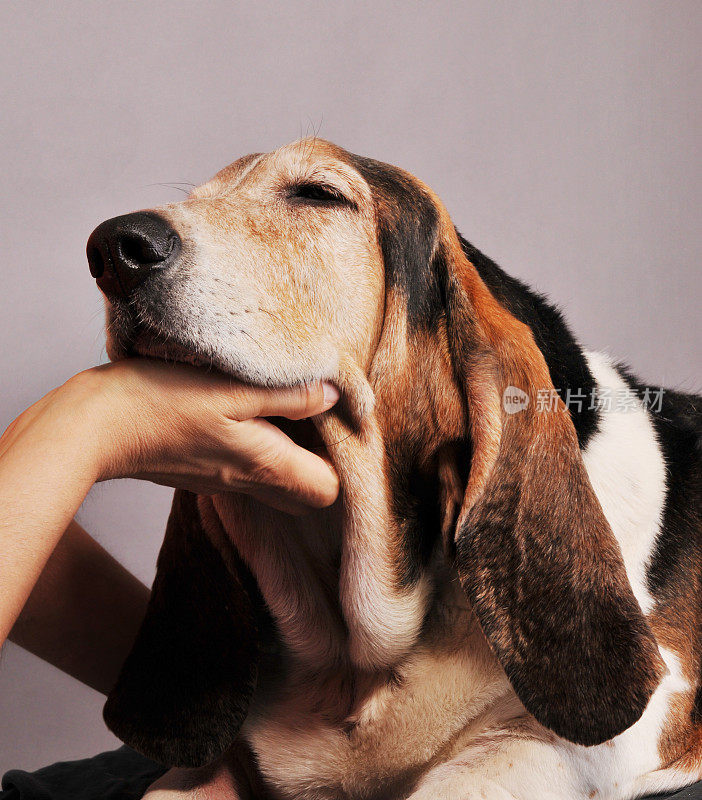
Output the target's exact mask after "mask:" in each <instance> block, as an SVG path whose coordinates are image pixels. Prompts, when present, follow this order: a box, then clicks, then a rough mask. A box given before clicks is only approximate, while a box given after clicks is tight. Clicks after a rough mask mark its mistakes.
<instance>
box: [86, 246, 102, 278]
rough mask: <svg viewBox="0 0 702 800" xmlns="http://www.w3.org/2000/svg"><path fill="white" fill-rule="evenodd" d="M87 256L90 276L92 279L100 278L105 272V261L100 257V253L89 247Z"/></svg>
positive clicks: (95, 248)
mask: <svg viewBox="0 0 702 800" xmlns="http://www.w3.org/2000/svg"><path fill="white" fill-rule="evenodd" d="M87 255H88V266H89V267H90V274H91V275H92V276H93V278H101V277H102V274H103V272H104V271H105V260H104V259H103V257H102V253H101V252H100V251H99V250H98V248H97V247H89V248H88V253H87Z"/></svg>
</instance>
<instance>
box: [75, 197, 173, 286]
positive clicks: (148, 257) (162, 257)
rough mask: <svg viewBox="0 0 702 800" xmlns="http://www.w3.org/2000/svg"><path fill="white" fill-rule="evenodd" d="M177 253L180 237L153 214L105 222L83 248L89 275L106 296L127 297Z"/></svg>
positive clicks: (145, 213) (146, 212)
mask: <svg viewBox="0 0 702 800" xmlns="http://www.w3.org/2000/svg"><path fill="white" fill-rule="evenodd" d="M179 252H180V237H179V236H178V234H177V233H176V232H175V231H174V230H173V228H172V227H171V225H170V223H169V222H167V221H166V220H165V219H164V218H163V217H161V216H159V215H158V214H155V213H154V212H152V211H138V212H137V213H135V214H125V215H124V216H121V217H113V218H112V219H108V220H107V221H106V222H103V223H102V224H101V225H98V226H97V228H95V230H94V231H93V232H92V233H91V234H90V238H89V239H88V245H87V247H86V253H87V256H88V264H89V265H90V274H91V275H92V276H93V278H95V279H96V280H97V285H98V286H99V287H100V289H101V290H102V291H103V292H104V293H105V294H106V295H107V296H108V297H110V296H115V295H123V296H125V297H126V296H128V295H129V293H130V292H132V291H133V290H134V289H135V288H136V287H137V286H138V285H139V284H140V283H142V282H143V281H144V279H145V278H147V277H148V276H149V275H150V274H151V273H152V272H153V271H154V270H157V269H162V268H163V267H166V266H168V265H169V264H171V263H172V262H173V261H174V260H175V258H176V257H177V255H178V253H179Z"/></svg>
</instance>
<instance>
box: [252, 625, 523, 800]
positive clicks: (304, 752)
mask: <svg viewBox="0 0 702 800" xmlns="http://www.w3.org/2000/svg"><path fill="white" fill-rule="evenodd" d="M452 616H454V617H455V624H454V625H453V626H452V627H453V628H454V630H453V633H451V632H450V631H445V632H444V634H442V636H441V640H442V641H440V642H438V643H437V641H436V639H435V638H432V636H431V634H430V635H429V637H428V639H427V640H425V641H423V643H422V644H421V645H420V646H418V647H417V648H416V650H415V651H414V652H413V653H412V655H411V656H410V658H409V659H408V660H407V661H406V662H405V663H404V664H403V665H402V667H401V668H400V669H399V671H398V674H397V676H396V677H397V679H396V680H393V681H390V682H386V681H382V682H379V684H378V685H377V686H376V688H374V689H373V690H372V691H370V692H368V693H367V694H366V695H365V697H364V698H363V699H362V700H360V701H359V702H358V703H357V704H355V706H354V707H353V709H352V712H351V714H350V715H349V716H348V717H346V719H345V720H343V722H341V723H339V724H333V723H330V722H329V721H327V720H326V719H325V717H324V714H323V713H320V712H318V711H315V706H316V705H317V704H318V702H319V697H318V694H317V692H316V691H315V687H314V686H313V685H308V686H305V684H304V683H302V684H296V688H295V689H293V688H292V687H291V688H289V689H286V690H284V691H283V698H282V700H278V701H277V702H275V703H272V704H271V705H270V706H269V707H267V708H265V709H262V710H261V713H254V714H252V716H251V717H250V718H249V720H248V721H247V723H246V726H245V728H244V730H243V731H242V732H243V733H244V735H245V737H246V738H247V740H248V741H249V743H250V745H251V746H252V748H253V750H254V752H255V753H256V756H257V758H258V762H259V767H260V769H261V772H262V774H263V776H264V779H265V780H266V782H267V783H268V784H269V785H270V786H271V788H272V789H273V790H274V792H275V793H276V794H278V795H280V796H281V797H284V798H296V799H297V800H304V798H310V799H311V798H315V800H317V799H319V798H330V800H331V798H334V800H339V799H340V798H349V799H351V798H354V799H355V798H383V800H391V799H392V797H393V796H394V795H397V796H400V795H402V794H403V792H404V793H405V794H406V792H407V790H408V789H409V788H411V786H412V785H413V784H414V783H415V782H416V781H417V779H418V778H419V777H420V776H421V775H422V773H423V772H424V771H425V770H426V769H427V768H428V766H429V765H430V764H431V763H433V762H434V761H435V760H436V759H437V758H438V757H446V756H450V751H451V745H452V742H453V740H455V739H456V737H457V735H458V734H459V733H460V732H461V731H462V730H463V729H465V728H466V726H467V725H468V724H469V723H470V722H471V720H473V719H475V718H476V716H477V715H478V714H480V713H481V712H482V711H483V710H484V709H485V708H486V707H487V706H489V705H490V704H492V703H493V702H494V701H495V700H496V699H497V698H499V697H501V696H504V694H505V693H507V692H509V691H510V689H509V685H508V683H507V681H506V678H505V677H504V673H503V672H502V671H501V670H500V669H499V668H498V667H497V665H496V662H495V660H494V657H493V656H492V654H491V653H490V651H489V648H488V647H487V643H486V642H485V640H484V638H483V637H482V634H481V633H480V632H479V630H477V629H473V628H469V630H468V632H467V631H466V626H471V619H470V616H469V615H468V614H467V613H466V612H465V611H458V610H456V611H455V612H452ZM443 622H445V619H444V620H443ZM458 626H460V628H459V627H458ZM447 635H448V639H449V640H447ZM451 637H452V638H453V640H452V641H450V639H451ZM329 688H330V687H328V686H327V687H326V690H327V691H329ZM333 688H334V687H332V690H333Z"/></svg>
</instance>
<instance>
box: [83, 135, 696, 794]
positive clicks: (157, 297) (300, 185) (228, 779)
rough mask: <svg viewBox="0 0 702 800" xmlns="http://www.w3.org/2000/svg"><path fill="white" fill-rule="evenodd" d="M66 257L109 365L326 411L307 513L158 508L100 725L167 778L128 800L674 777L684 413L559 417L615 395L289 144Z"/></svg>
mask: <svg viewBox="0 0 702 800" xmlns="http://www.w3.org/2000/svg"><path fill="white" fill-rule="evenodd" d="M89 259H90V261H91V269H92V270H93V273H94V274H95V275H96V277H97V278H98V284H99V285H100V286H101V288H102V289H103V291H104V292H105V294H106V296H107V300H108V302H107V308H108V352H109V354H110V357H111V358H113V359H119V358H122V357H125V356H128V355H148V356H155V357H161V358H168V359H172V360H180V361H191V362H193V363H196V364H204V365H208V366H212V367H214V368H216V369H219V370H221V371H222V372H225V373H227V374H229V375H231V376H233V377H234V378H236V379H239V380H241V381H244V382H248V383H252V384H257V385H263V386H291V385H297V384H300V383H302V382H306V381H313V380H320V379H323V380H327V381H331V382H332V383H334V384H335V385H336V386H337V387H338V388H339V390H340V392H341V401H340V403H339V404H338V406H336V407H335V408H334V409H332V410H331V411H330V412H327V413H326V414H324V415H321V416H320V417H317V418H315V419H314V423H313V424H314V427H315V428H316V434H315V436H316V437H317V438H318V440H319V441H320V442H322V443H323V446H324V447H325V448H326V451H327V452H328V454H329V456H330V458H331V459H332V461H333V463H334V465H335V467H336V469H337V471H338V473H339V476H340V478H341V484H342V492H341V497H340V499H339V501H337V503H336V504H335V505H334V506H333V507H331V508H329V509H323V510H317V511H313V512H310V513H309V514H308V515H306V516H304V517H299V518H293V517H290V516H288V515H286V514H284V513H282V512H278V511H275V510H273V509H270V508H267V507H264V506H262V505H260V504H258V503H257V502H256V501H254V500H252V499H250V498H247V497H243V496H237V495H220V496H214V497H207V496H195V495H191V494H188V493H187V492H180V491H179V492H176V497H175V499H174V504H173V510H172V513H171V518H170V520H169V525H168V530H167V533H166V540H165V542H164V546H163V549H162V552H161V555H160V557H159V563H158V572H157V577H156V581H155V584H154V588H153V593H152V599H151V603H150V607H149V611H148V613H147V617H146V619H145V621H144V625H143V627H142V630H141V632H140V634H139V637H138V639H137V641H136V643H135V646H134V649H133V651H132V653H131V655H130V656H129V658H128V660H127V662H126V663H125V665H124V668H123V670H122V674H121V676H120V678H119V681H118V683H117V685H116V686H115V688H114V690H113V692H112V694H111V695H110V697H109V699H108V702H107V705H106V708H105V717H106V720H107V722H108V724H109V726H110V727H111V728H112V730H113V731H115V732H116V734H117V735H118V736H120V737H121V738H122V739H123V740H124V741H125V742H127V743H128V744H129V745H130V746H132V747H134V748H136V749H137V750H139V751H141V752H143V753H145V754H146V755H148V756H150V757H152V758H155V759H157V760H159V761H161V762H162V763H164V764H166V765H168V766H171V767H173V769H172V770H171V771H170V772H169V773H167V775H166V776H165V777H164V778H163V779H161V781H159V782H158V784H156V785H155V786H154V787H152V789H151V790H150V793H149V794H148V795H147V796H148V797H149V798H151V800H157V798H170V800H174V798H190V799H191V800H195V798H214V797H217V798H227V799H228V800H231V799H232V798H240V799H241V800H245V798H263V797H271V798H290V799H292V798H295V799H296V800H313V799H315V800H316V799H320V800H321V799H328V800H332V799H333V800H346V799H348V800H352V799H354V800H355V799H358V800H361V799H364V798H367V799H368V800H374V799H376V798H377V800H380V799H381V798H382V800H393V798H396V799H397V800H407V799H411V800H420V798H422V799H424V798H426V800H430V799H431V800H442V798H446V800H449V799H450V800H467V799H468V798H478V797H481V798H482V797H485V798H497V799H498V800H499V799H500V798H512V799H513V800H534V798H559V800H562V799H563V798H575V800H586V799H587V798H593V797H600V798H618V799H619V800H627V798H634V797H636V796H639V795H641V794H645V793H647V792H655V791H664V790H668V789H673V788H677V787H679V786H682V785H685V784H687V783H689V782H691V781H693V780H695V779H697V778H698V777H699V775H700V764H701V758H702V756H701V753H700V744H699V741H700V733H699V731H700V724H699V711H698V707H697V702H698V701H697V691H698V686H699V682H700V681H699V675H700V653H702V648H701V647H700V633H699V631H700V625H699V610H698V602H697V593H698V589H697V586H698V583H699V576H700V575H702V549H701V545H700V534H701V532H702V526H701V525H700V497H701V496H702V491H701V488H700V470H699V462H700V447H699V442H700V430H701V427H702V426H701V423H700V412H699V410H698V409H699V403H700V401H699V398H696V397H693V396H688V395H682V394H677V393H674V392H666V393H665V394H664V396H663V400H662V405H661V407H660V408H659V409H655V410H654V409H651V408H649V407H646V406H645V405H644V403H643V402H641V401H639V400H637V401H636V402H635V403H634V404H633V406H632V408H630V409H629V410H628V412H627V413H622V412H621V411H619V410H617V409H615V408H606V407H604V406H602V407H600V408H593V407H590V406H588V405H587V404H586V403H585V404H582V406H581V407H580V408H577V407H570V406H569V407H568V408H566V406H565V405H564V402H563V399H562V398H564V397H565V396H566V394H567V393H569V392H584V393H586V394H587V393H593V392H597V391H608V392H617V391H622V390H625V391H626V390H631V391H632V392H638V390H639V389H640V387H639V386H638V384H637V383H636V381H635V379H634V378H632V377H631V376H630V375H629V374H628V373H626V372H624V371H623V370H622V369H620V368H618V367H616V366H614V365H613V364H612V363H610V361H609V360H608V359H607V358H606V357H604V356H602V355H600V354H597V353H586V352H584V351H583V350H582V349H581V348H580V347H579V345H578V344H577V343H576V341H575V340H574V339H573V337H572V335H571V334H570V332H569V330H568V328H567V327H566V325H565V323H564V322H563V319H562V318H561V316H560V314H559V312H558V311H557V310H556V309H554V308H553V307H552V306H550V305H549V304H548V303H547V302H546V301H545V300H544V298H542V297H541V296H539V295H537V294H535V293H533V292H532V291H530V290H529V289H528V288H527V287H525V286H524V285H523V284H521V283H520V282H518V281H515V280H514V279H512V278H510V277H508V276H507V275H506V274H505V273H503V272H502V270H500V269H499V268H498V267H497V266H496V265H495V264H494V263H493V262H492V261H490V260H489V259H488V258H486V257H485V256H484V255H483V254H482V253H480V252H479V251H478V250H476V249H475V248H474V247H472V246H471V245H470V244H468V243H467V242H466V241H465V240H464V239H462V238H461V236H460V235H459V234H458V233H457V231H456V229H455V228H454V226H453V223H452V222H451V220H450V218H449V216H448V213H447V211H446V209H445V208H444V206H443V204H442V203H441V201H440V200H439V199H438V198H437V197H436V195H435V194H434V193H433V192H432V191H431V190H430V189H429V188H428V187H427V186H426V185H424V184H423V183H421V182H420V181H419V180H417V179H416V178H414V177H413V176H411V175H409V174H408V173H406V172H403V171H402V170H399V169H397V168H396V167H392V166H389V165H387V164H382V163H379V162H377V161H373V160H371V159H366V158H361V157H358V156H355V155H352V154H350V153H348V152H346V151H344V150H342V149H341V148H338V147H336V146H335V145H332V144H330V143H328V142H324V141H321V140H318V139H308V140H304V141H301V142H296V143H294V144H292V145H288V146H286V147H283V148H281V149H279V150H277V151H275V152H273V153H268V154H256V155H252V156H247V157H245V158H241V159H239V160H238V161H236V162H234V164H232V165H231V166H230V167H227V168H226V169H224V170H223V171H222V172H220V173H218V174H217V175H216V176H215V177H214V178H213V179H212V180H211V181H209V182H207V183H206V184H204V185H203V186H201V187H199V188H197V189H195V190H194V191H193V192H192V193H191V195H190V196H188V198H187V199H185V200H184V201H183V202H180V203H176V204H173V205H169V206H165V207H163V208H159V209H155V210H153V211H150V212H140V214H136V215H128V216H125V217H122V218H118V219H117V220H116V221H115V220H112V221H109V222H108V223H104V224H103V226H101V227H100V228H98V229H96V232H95V233H94V234H93V236H92V237H91V240H90V243H89ZM511 387H516V388H517V389H518V390H519V391H520V392H521V393H522V394H521V395H520V394H519V393H517V396H520V397H526V398H527V400H528V402H526V403H523V407H522V408H521V410H519V411H518V412H517V413H507V412H508V411H509V412H513V411H514V409H513V408H507V407H506V406H505V403H504V402H503V397H505V396H508V395H509V393H510V392H511V393H512V395H514V388H511ZM555 389H557V390H558V392H559V393H560V399H557V401H556V402H554V403H553V407H552V408H550V409H547V410H544V409H543V408H540V406H539V402H538V398H539V397H541V396H542V393H544V392H546V393H550V395H554V394H555V393H554V390H555ZM506 392H507V395H505V393H506ZM512 395H510V396H512ZM637 396H638V395H637ZM556 397H557V396H556ZM305 424H306V425H308V426H309V425H310V423H299V424H298V428H299V429H300V431H299V432H300V433H302V428H303V427H304V425H305ZM291 435H296V433H295V426H294V425H293V426H292V427H291Z"/></svg>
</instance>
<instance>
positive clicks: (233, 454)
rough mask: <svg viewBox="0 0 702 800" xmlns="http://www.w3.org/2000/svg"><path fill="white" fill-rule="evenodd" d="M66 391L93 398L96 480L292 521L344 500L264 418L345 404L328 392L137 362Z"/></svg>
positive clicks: (329, 475) (329, 478)
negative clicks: (142, 485)
mask: <svg viewBox="0 0 702 800" xmlns="http://www.w3.org/2000/svg"><path fill="white" fill-rule="evenodd" d="M66 386H67V388H68V389H69V390H71V391H73V392H75V393H76V395H79V394H82V395H83V397H85V395H86V392H87V395H89V396H90V397H91V400H90V402H89V403H88V404H87V413H88V416H89V418H90V420H91V426H92V428H93V429H94V431H95V437H96V438H97V442H96V443H95V444H97V445H98V446H97V447H96V448H95V455H96V469H97V474H96V479H97V480H106V479H109V478H117V477H134V478H142V479H146V480H150V481H153V482H155V483H160V484H164V485H167V486H174V487H176V488H186V489H189V490H191V491H194V492H198V493H200V494H214V493H218V492H227V491H236V492H243V493H246V494H250V495H252V496H253V497H256V498H257V499H259V500H261V501H263V502H265V503H267V504H269V505H272V506H274V507H275V508H279V509H282V510H285V511H289V512H292V513H298V512H300V511H303V510H304V509H305V508H306V507H309V506H311V507H324V506H327V505H330V504H331V503H333V502H334V500H335V499H336V497H337V495H338V491H339V481H338V477H337V475H336V473H335V472H334V470H333V468H332V467H331V465H330V464H329V463H328V462H327V461H326V460H324V459H323V458H321V457H320V456H319V455H315V454H314V453H312V452H310V451H309V450H305V449H304V448H302V447H299V446H298V445H297V444H295V443H294V442H293V441H292V440H291V439H290V438H289V437H288V436H286V435H285V434H284V433H283V432H282V431H281V430H280V429H279V428H277V427H276V426H275V425H273V424H271V423H270V422H268V421H266V420H265V419H263V417H267V416H276V417H286V418H288V419H291V420H300V419H304V418H307V417H311V416H314V415H315V414H320V413H322V412H324V411H326V410H328V409H329V408H331V406H333V405H334V403H335V402H336V400H337V399H338V396H339V395H338V391H337V390H336V389H335V388H334V387H333V386H331V385H330V384H321V383H317V384H311V385H307V386H301V387H297V388H291V389H263V388H259V387H252V386H248V385H245V384H241V383H238V382H236V381H234V380H233V379H231V378H229V377H227V376H225V375H222V374H219V373H212V372H206V371H204V370H203V369H199V368H196V367H191V366H189V365H184V364H177V365H174V364H166V363H164V362H161V361H156V360H151V359H143V358H139V359H125V360H123V361H118V362H116V363H114V364H107V365H105V366H102V367H96V368H93V369H90V370H86V371H85V372H83V373H79V375H77V376H75V377H74V378H72V379H71V380H70V381H69V382H68V383H67V384H66Z"/></svg>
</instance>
